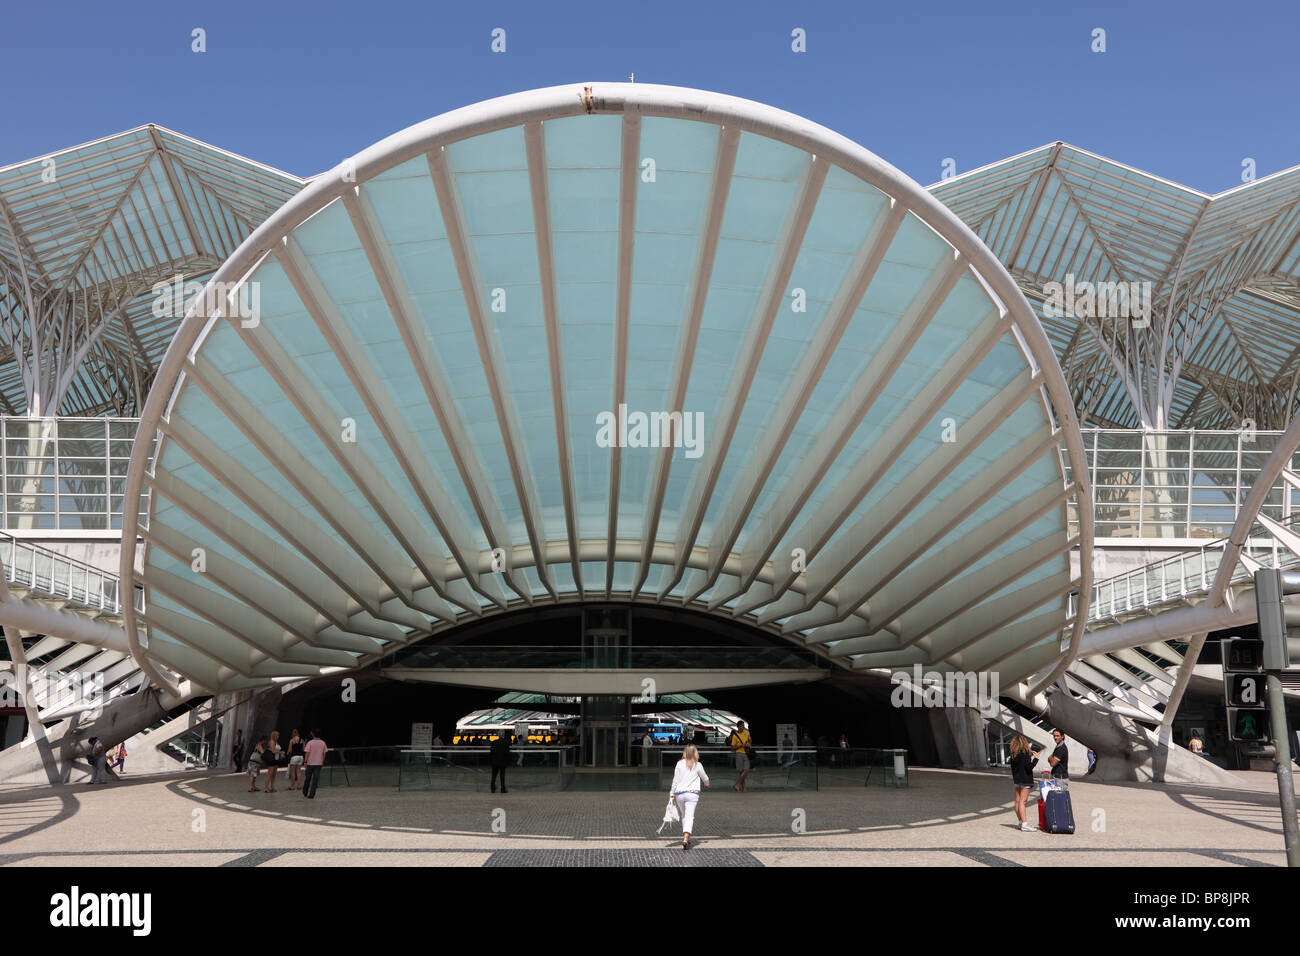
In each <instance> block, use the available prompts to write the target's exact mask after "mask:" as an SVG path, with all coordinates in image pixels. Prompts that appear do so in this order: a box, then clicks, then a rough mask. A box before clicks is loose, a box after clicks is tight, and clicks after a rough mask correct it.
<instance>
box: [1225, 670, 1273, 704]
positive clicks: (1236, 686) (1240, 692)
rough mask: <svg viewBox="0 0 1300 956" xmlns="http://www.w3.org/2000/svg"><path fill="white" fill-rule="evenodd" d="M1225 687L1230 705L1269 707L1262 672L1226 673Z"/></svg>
mask: <svg viewBox="0 0 1300 956" xmlns="http://www.w3.org/2000/svg"><path fill="white" fill-rule="evenodd" d="M1223 687H1224V690H1225V691H1226V692H1227V696H1228V706H1229V707H1261V708H1262V707H1267V706H1268V704H1267V702H1266V701H1265V700H1264V694H1265V687H1264V677H1263V675H1261V674H1224V675H1223Z"/></svg>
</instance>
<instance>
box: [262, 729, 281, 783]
mask: <svg viewBox="0 0 1300 956" xmlns="http://www.w3.org/2000/svg"><path fill="white" fill-rule="evenodd" d="M282 753H284V748H283V747H281V746H280V731H278V730H273V731H271V744H270V746H269V747H267V748H266V750H265V751H263V753H262V760H263V762H264V763H265V764H266V790H265V791H263V792H264V793H275V775H276V774H278V773H279V772H280V754H282Z"/></svg>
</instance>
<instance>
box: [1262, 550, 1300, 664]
mask: <svg viewBox="0 0 1300 956" xmlns="http://www.w3.org/2000/svg"><path fill="white" fill-rule="evenodd" d="M1288 594H1300V571H1279V570H1278V569H1277V568H1260V569H1259V570H1258V571H1256V572H1255V610H1256V612H1257V613H1258V615H1259V636H1260V640H1262V641H1263V642H1264V656H1263V660H1262V662H1261V663H1262V665H1263V668H1264V670H1267V671H1280V670H1286V669H1287V668H1288V667H1300V604H1287V603H1286V602H1285V601H1284V600H1283V598H1284V597H1285V596H1286V595H1288Z"/></svg>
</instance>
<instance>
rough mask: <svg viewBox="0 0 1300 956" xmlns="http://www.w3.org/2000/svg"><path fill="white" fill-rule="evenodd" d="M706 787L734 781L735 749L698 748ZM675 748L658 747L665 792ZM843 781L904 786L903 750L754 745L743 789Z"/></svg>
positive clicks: (833, 784)
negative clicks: (707, 778)
mask: <svg viewBox="0 0 1300 956" xmlns="http://www.w3.org/2000/svg"><path fill="white" fill-rule="evenodd" d="M697 749H698V750H699V754H700V762H701V763H702V764H703V765H704V770H705V772H706V773H707V774H708V775H709V783H710V789H713V790H719V789H734V788H735V787H736V786H738V784H739V781H740V771H739V770H737V769H736V754H735V753H733V752H732V750H731V749H730V748H727V747H700V748H697ZM681 753H682V752H681V748H680V747H665V748H662V753H661V757H660V760H661V762H660V772H659V776H660V789H662V790H663V791H664V792H665V793H667V792H668V788H669V786H670V785H671V784H672V779H673V771H674V769H675V768H676V766H677V761H678V760H680V759H681ZM845 786H857V787H867V786H883V787H906V786H908V763H907V751H906V750H882V749H874V748H866V747H848V748H843V747H811V748H805V747H796V748H793V749H786V750H783V749H781V748H779V747H756V748H754V756H753V757H751V759H750V770H749V773H748V774H747V775H746V777H745V787H746V788H747V789H749V790H823V789H826V788H830V787H845Z"/></svg>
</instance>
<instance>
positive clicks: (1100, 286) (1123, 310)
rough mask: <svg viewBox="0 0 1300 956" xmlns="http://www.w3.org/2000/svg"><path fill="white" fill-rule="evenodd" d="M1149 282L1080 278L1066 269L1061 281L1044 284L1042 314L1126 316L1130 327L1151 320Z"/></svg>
mask: <svg viewBox="0 0 1300 956" xmlns="http://www.w3.org/2000/svg"><path fill="white" fill-rule="evenodd" d="M1151 289H1152V286H1151V283H1150V282H1088V281H1087V280H1084V281H1082V282H1080V281H1077V280H1076V279H1075V277H1074V273H1072V272H1071V273H1068V274H1067V275H1066V277H1065V281H1064V282H1048V283H1046V284H1045V285H1044V286H1043V295H1044V296H1045V298H1044V301H1043V315H1045V316H1047V317H1048V318H1055V319H1059V318H1064V317H1065V316H1070V317H1072V318H1076V319H1125V320H1128V321H1130V322H1132V323H1133V328H1135V329H1144V328H1146V327H1147V326H1149V325H1150V324H1151V312H1152V305H1151V301H1152V299H1151Z"/></svg>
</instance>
